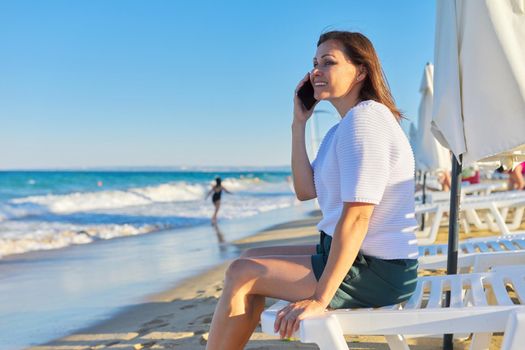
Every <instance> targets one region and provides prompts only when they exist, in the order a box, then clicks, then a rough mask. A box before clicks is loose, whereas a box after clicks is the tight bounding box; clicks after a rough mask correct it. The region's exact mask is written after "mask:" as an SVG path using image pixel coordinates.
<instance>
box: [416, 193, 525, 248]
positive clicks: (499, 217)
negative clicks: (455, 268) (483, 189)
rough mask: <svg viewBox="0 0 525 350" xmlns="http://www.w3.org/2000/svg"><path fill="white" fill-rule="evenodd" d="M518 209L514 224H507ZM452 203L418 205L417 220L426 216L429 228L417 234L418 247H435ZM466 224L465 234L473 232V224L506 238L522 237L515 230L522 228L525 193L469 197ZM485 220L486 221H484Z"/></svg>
mask: <svg viewBox="0 0 525 350" xmlns="http://www.w3.org/2000/svg"><path fill="white" fill-rule="evenodd" d="M511 208H513V209H514V216H513V217H512V218H511V221H512V222H511V223H510V224H507V222H506V221H507V220H508V213H509V211H510V209H511ZM449 210H450V206H449V203H448V202H441V203H435V204H423V205H418V206H416V208H415V215H416V218H421V216H423V215H424V216H425V217H426V219H425V222H426V223H427V227H426V228H425V229H424V230H422V231H417V232H416V238H417V239H418V244H420V245H425V244H432V243H434V242H435V241H436V238H437V234H438V231H439V228H440V226H441V225H442V224H443V222H442V219H443V217H444V215H445V213H448V211H449ZM460 210H461V214H462V224H463V229H464V231H465V232H467V233H468V232H470V229H469V225H471V224H472V225H474V226H476V228H478V229H480V230H487V229H490V230H492V231H493V232H500V233H501V234H502V235H510V234H520V233H523V232H520V231H511V229H517V228H519V226H520V225H521V220H522V218H523V211H524V210H525V194H522V193H519V194H518V193H508V194H495V195H488V196H481V197H477V196H476V197H467V198H466V199H465V200H463V202H462V203H461V208H460ZM482 217H484V218H485V220H482V219H481V218H482Z"/></svg>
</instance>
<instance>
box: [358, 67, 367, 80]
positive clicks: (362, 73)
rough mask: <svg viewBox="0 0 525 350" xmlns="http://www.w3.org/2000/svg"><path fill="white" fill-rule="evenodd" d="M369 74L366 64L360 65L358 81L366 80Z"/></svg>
mask: <svg viewBox="0 0 525 350" xmlns="http://www.w3.org/2000/svg"><path fill="white" fill-rule="evenodd" d="M366 75H367V71H366V67H365V66H364V65H360V66H359V74H358V75H357V81H363V80H365V78H366Z"/></svg>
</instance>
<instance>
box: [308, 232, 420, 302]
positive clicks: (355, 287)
mask: <svg viewBox="0 0 525 350" xmlns="http://www.w3.org/2000/svg"><path fill="white" fill-rule="evenodd" d="M331 244H332V237H330V236H328V235H327V234H325V233H324V232H321V241H320V243H319V244H318V245H317V254H315V255H312V268H313V271H314V274H315V278H317V280H319V279H320V278H321V275H322V274H323V271H324V268H325V266H326V262H327V261H328V254H329V253H330V246H331ZM416 283H417V259H395V260H385V259H379V258H374V257H372V256H368V255H363V254H361V252H359V254H358V255H357V257H356V259H355V261H354V264H353V265H352V267H351V268H350V270H349V271H348V273H347V274H346V276H345V278H344V280H343V282H342V283H341V285H340V286H339V288H338V289H337V291H336V293H335V295H334V297H333V299H332V301H330V305H329V307H330V308H332V309H348V308H364V307H381V306H386V305H393V304H397V303H400V302H402V301H405V300H407V299H409V298H410V296H411V295H412V294H413V293H414V289H415V288H416Z"/></svg>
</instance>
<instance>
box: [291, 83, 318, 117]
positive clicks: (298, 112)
mask: <svg viewBox="0 0 525 350" xmlns="http://www.w3.org/2000/svg"><path fill="white" fill-rule="evenodd" d="M309 81H310V73H306V75H305V76H304V78H303V79H302V80H301V81H300V82H299V84H298V85H297V87H296V89H295V96H294V99H293V102H294V111H293V123H294V124H304V125H305V124H306V122H307V121H308V119H310V117H311V116H312V114H313V112H314V107H315V105H316V104H317V103H318V102H319V101H315V102H314V103H313V105H312V107H311V108H310V109H306V107H305V102H304V101H303V100H301V97H303V99H304V92H302V93H301V92H300V90H301V88H303V86H304V84H309ZM303 91H304V90H303ZM311 98H312V99H313V96H312V97H311Z"/></svg>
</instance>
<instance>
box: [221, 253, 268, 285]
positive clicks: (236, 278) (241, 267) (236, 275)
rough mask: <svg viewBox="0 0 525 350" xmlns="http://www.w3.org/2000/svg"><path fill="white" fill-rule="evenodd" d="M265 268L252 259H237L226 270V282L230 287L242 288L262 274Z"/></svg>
mask: <svg viewBox="0 0 525 350" xmlns="http://www.w3.org/2000/svg"><path fill="white" fill-rule="evenodd" d="M263 271H264V268H263V267H262V266H261V264H260V263H258V262H256V261H254V260H253V259H250V258H243V257H241V258H239V259H235V260H234V261H233V262H232V263H231V264H230V266H229V267H228V269H227V270H226V275H225V282H226V284H227V285H230V286H241V285H244V284H246V283H248V282H250V281H253V280H254V279H256V278H257V277H258V276H260V275H261V274H262V272H263Z"/></svg>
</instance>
